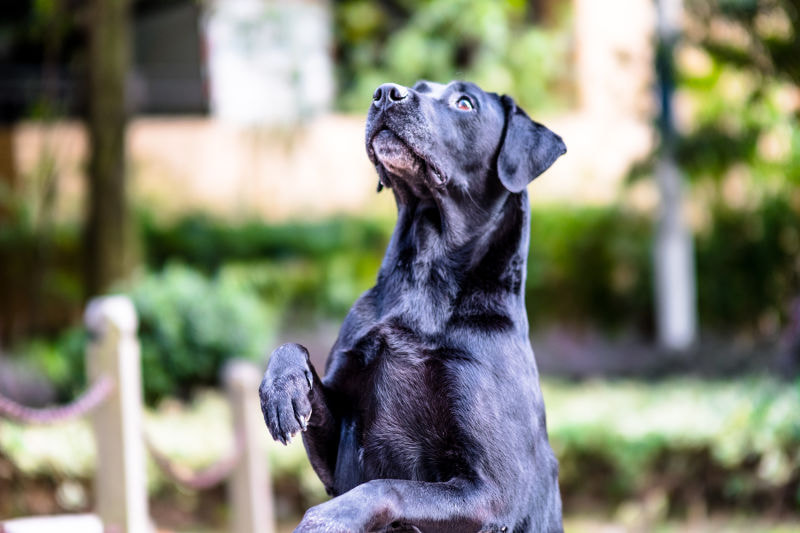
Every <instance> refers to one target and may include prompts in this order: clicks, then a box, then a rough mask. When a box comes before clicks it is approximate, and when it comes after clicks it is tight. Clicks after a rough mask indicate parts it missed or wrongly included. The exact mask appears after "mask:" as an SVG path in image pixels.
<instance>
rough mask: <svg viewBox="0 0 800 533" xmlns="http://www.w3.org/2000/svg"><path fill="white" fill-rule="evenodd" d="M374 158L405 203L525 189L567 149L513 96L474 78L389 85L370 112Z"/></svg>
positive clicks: (369, 152) (370, 151)
mask: <svg viewBox="0 0 800 533" xmlns="http://www.w3.org/2000/svg"><path fill="white" fill-rule="evenodd" d="M366 145H367V155H368V156H369V158H370V161H372V163H373V164H375V166H376V168H377V170H378V176H379V178H380V182H379V186H378V187H379V190H380V188H381V187H382V186H386V187H392V188H393V189H394V191H395V195H396V196H397V197H398V201H401V202H403V201H406V200H408V199H409V198H417V199H433V200H437V199H439V198H442V197H447V196H454V195H457V196H462V197H467V198H470V199H471V200H472V201H475V199H476V198H480V199H484V200H488V201H490V200H491V197H492V196H496V195H497V194H499V193H502V192H503V191H504V190H505V191H510V192H511V193H519V192H521V191H522V190H523V189H525V187H526V185H527V184H528V183H530V181H531V180H533V179H534V178H535V177H536V176H538V175H539V174H541V173H542V172H544V171H545V170H547V168H548V167H550V165H552V164H553V162H554V161H555V160H556V159H557V158H558V157H559V156H561V155H562V154H564V153H565V152H566V146H565V145H564V142H563V141H562V140H561V137H559V136H558V135H556V134H555V133H553V132H552V131H550V130H549V129H547V128H546V127H544V126H542V125H541V124H539V123H537V122H534V121H533V120H531V119H530V118H529V117H528V115H527V114H525V112H524V111H523V110H522V109H520V108H519V107H517V105H516V104H515V103H514V100H512V99H511V98H510V97H508V96H499V95H497V94H495V93H487V92H484V91H483V90H481V89H480V88H479V87H478V86H477V85H475V84H473V83H467V82H460V81H455V82H450V83H449V84H447V85H441V84H438V83H431V82H428V81H420V82H417V84H416V85H414V87H412V88H408V87H403V86H400V85H396V84H391V83H387V84H384V85H381V86H380V87H378V88H377V89H376V90H375V94H374V95H373V102H372V106H370V110H369V114H368V116H367V130H366Z"/></svg>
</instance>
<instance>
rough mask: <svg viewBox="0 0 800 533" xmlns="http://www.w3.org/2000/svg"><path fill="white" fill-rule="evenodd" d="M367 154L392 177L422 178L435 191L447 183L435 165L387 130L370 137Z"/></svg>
mask: <svg viewBox="0 0 800 533" xmlns="http://www.w3.org/2000/svg"><path fill="white" fill-rule="evenodd" d="M367 153H368V155H369V158H370V159H371V160H372V162H373V163H375V164H376V165H380V166H382V167H383V169H385V170H386V172H388V173H390V174H392V175H394V176H398V177H400V178H404V179H406V180H413V179H416V178H418V177H423V178H425V180H426V181H427V182H428V184H429V185H430V186H431V187H433V188H436V189H441V188H442V187H444V185H445V184H446V183H447V178H446V176H445V174H444V173H443V172H442V171H441V170H439V168H438V167H437V166H436V165H434V164H433V163H432V162H431V161H430V160H429V159H427V158H425V157H424V156H422V155H421V154H420V153H419V152H418V151H416V150H414V149H413V148H412V147H411V146H410V145H409V144H408V143H406V142H405V141H403V139H401V138H400V137H399V136H398V135H396V134H395V133H394V132H392V131H391V130H389V129H386V128H384V129H381V130H379V131H378V132H377V133H375V135H373V136H372V139H370V142H369V144H368V145H367ZM379 173H380V169H379ZM382 179H383V177H382ZM385 185H390V184H388V183H386V184H385Z"/></svg>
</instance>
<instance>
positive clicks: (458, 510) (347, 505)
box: [295, 479, 510, 533]
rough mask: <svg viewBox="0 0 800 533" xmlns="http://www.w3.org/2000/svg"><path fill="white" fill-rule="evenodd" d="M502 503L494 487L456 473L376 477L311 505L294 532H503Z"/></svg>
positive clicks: (505, 527)
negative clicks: (432, 478)
mask: <svg viewBox="0 0 800 533" xmlns="http://www.w3.org/2000/svg"><path fill="white" fill-rule="evenodd" d="M501 507H502V505H501V504H500V502H499V501H498V498H496V497H492V491H489V490H486V488H485V487H483V488H481V487H480V486H478V485H476V484H475V483H470V482H467V481H465V480H461V479H452V480H450V481H447V482H443V483H432V482H424V481H408V480H398V479H374V480H372V481H368V482H366V483H363V484H361V485H358V486H357V487H355V488H353V489H352V490H350V491H348V492H346V493H344V494H342V495H341V496H339V497H337V498H333V499H332V500H329V501H327V502H325V503H323V504H320V505H317V506H315V507H312V508H311V509H309V510H308V511H306V514H305V516H303V521H302V522H300V525H298V526H297V529H295V533H309V532H312V531H317V532H318V531H324V532H328V533H345V532H360V531H384V530H389V531H391V530H394V529H399V530H403V531H414V530H415V528H417V529H416V530H418V531H452V532H478V531H481V532H489V531H492V532H498V533H499V532H502V531H506V530H510V529H509V528H508V524H502V523H499V522H498V521H497V516H495V515H496V513H497V512H498V511H499V508H501Z"/></svg>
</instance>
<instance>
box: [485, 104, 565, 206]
mask: <svg viewBox="0 0 800 533" xmlns="http://www.w3.org/2000/svg"><path fill="white" fill-rule="evenodd" d="M501 100H502V103H503V107H504V108H505V110H506V130H505V138H504V139H503V145H502V146H501V147H500V153H499V155H498V156H497V175H498V176H499V177H500V181H501V182H502V184H503V186H504V187H505V188H506V189H508V190H509V191H511V192H514V193H517V192H520V191H522V190H523V189H524V188H525V187H526V186H527V185H528V183H530V182H531V181H532V180H533V178H535V177H536V176H538V175H539V174H541V173H542V172H544V171H545V170H547V169H548V168H550V165H552V164H553V162H555V160H556V159H558V158H559V157H560V156H562V155H564V154H565V153H566V152H567V147H566V146H565V145H564V141H562V140H561V137H559V136H558V135H556V134H555V133H553V132H552V131H550V130H548V129H547V128H545V127H544V126H542V125H541V124H539V123H538V122H534V121H533V120H531V119H530V117H528V115H526V114H525V111H523V110H522V109H520V108H519V107H517V104H516V103H515V102H514V100H513V99H512V98H511V97H509V96H506V95H503V96H502V98H501Z"/></svg>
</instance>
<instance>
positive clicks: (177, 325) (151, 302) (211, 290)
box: [130, 265, 275, 403]
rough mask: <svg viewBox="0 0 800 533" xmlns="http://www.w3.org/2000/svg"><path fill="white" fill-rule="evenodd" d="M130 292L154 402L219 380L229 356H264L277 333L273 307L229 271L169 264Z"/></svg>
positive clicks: (148, 392)
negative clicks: (209, 274) (209, 272)
mask: <svg viewBox="0 0 800 533" xmlns="http://www.w3.org/2000/svg"><path fill="white" fill-rule="evenodd" d="M130 296H131V298H132V299H133V302H134V304H135V306H136V310H137V311H138V313H139V339H140V341H141V345H142V371H143V380H144V393H145V399H146V400H147V401H148V402H149V403H153V402H156V401H158V400H159V399H160V398H162V397H164V396H166V395H173V394H178V395H181V396H184V397H185V396H186V395H187V394H188V393H190V392H191V391H192V390H193V389H194V388H196V387H198V386H204V385H214V384H217V383H218V380H219V372H220V369H221V367H222V365H223V363H224V362H225V361H226V360H228V359H230V358H249V359H254V360H255V359H258V358H259V357H262V356H263V355H264V354H265V352H266V350H267V349H268V348H269V347H270V343H271V341H272V337H273V335H274V333H275V316H274V312H273V311H272V310H271V309H270V308H268V307H267V306H266V305H264V303H263V302H261V301H260V300H259V299H258V298H256V297H255V296H254V295H253V294H252V293H251V292H250V291H249V290H248V288H247V287H246V286H245V285H243V284H242V283H240V282H239V281H238V280H236V279H233V278H231V277H229V276H218V277H216V278H213V279H208V278H206V277H204V276H203V275H202V274H199V273H197V272H196V271H193V270H191V269H188V268H186V267H182V266H178V265H169V266H167V267H166V268H165V269H164V270H163V271H161V272H159V273H157V274H148V275H146V276H144V277H143V278H142V279H141V280H140V281H139V282H137V283H136V284H135V285H133V286H132V287H131V290H130Z"/></svg>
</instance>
